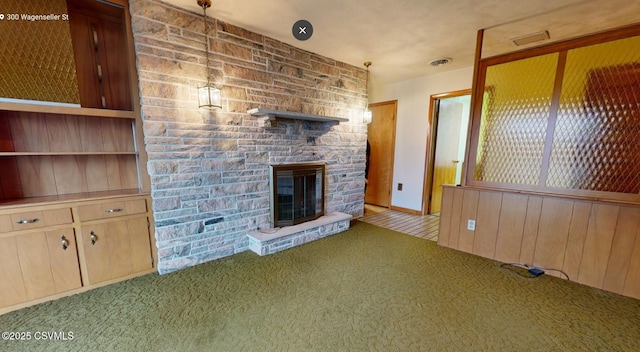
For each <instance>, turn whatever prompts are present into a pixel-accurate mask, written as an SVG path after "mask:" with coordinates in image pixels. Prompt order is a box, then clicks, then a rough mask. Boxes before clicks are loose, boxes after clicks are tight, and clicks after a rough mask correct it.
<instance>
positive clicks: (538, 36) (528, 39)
mask: <svg viewBox="0 0 640 352" xmlns="http://www.w3.org/2000/svg"><path fill="white" fill-rule="evenodd" d="M549 38H551V37H550V36H549V31H542V32H536V33H531V34H527V35H523V36H522V37H517V38H511V39H510V40H511V42H512V43H513V44H514V45H515V46H521V45H527V44H531V43H535V42H541V41H543V40H547V39H549Z"/></svg>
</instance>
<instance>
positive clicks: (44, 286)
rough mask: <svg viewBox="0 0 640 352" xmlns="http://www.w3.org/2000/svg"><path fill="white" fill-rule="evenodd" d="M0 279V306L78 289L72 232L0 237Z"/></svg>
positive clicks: (79, 284)
mask: <svg viewBox="0 0 640 352" xmlns="http://www.w3.org/2000/svg"><path fill="white" fill-rule="evenodd" d="M62 236H64V239H63V238H62ZM63 242H64V243H63ZM0 276H1V277H2V280H0V307H6V306H10V305H14V304H17V303H21V302H25V301H29V300H33V299H37V298H41V297H46V296H49V295H53V294H56V293H60V292H65V291H69V290H72V289H75V288H79V287H80V286H81V285H82V283H81V280H80V267H79V265H78V253H77V250H76V243H75V235H74V232H73V229H70V228H69V229H64V230H58V231H47V232H36V233H30V234H23V235H15V236H8V237H2V238H0Z"/></svg>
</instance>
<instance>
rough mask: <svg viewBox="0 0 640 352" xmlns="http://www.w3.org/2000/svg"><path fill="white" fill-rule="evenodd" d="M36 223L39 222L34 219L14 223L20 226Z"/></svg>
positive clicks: (37, 219)
mask: <svg viewBox="0 0 640 352" xmlns="http://www.w3.org/2000/svg"><path fill="white" fill-rule="evenodd" d="M38 221H40V219H39V218H35V219H31V220H27V219H22V220H18V221H16V223H17V224H20V225H24V224H33V223H36V222H38Z"/></svg>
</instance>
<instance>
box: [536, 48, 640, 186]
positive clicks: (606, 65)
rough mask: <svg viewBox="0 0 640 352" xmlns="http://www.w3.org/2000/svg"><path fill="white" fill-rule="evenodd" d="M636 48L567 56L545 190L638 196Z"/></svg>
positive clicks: (639, 73) (639, 59) (639, 63)
mask: <svg viewBox="0 0 640 352" xmlns="http://www.w3.org/2000/svg"><path fill="white" fill-rule="evenodd" d="M638 48H640V37H633V38H628V39H622V40H617V41H613V42H608V43H604V44H599V45H593V46H589V47H584V48H579V49H573V50H569V52H568V54H567V64H566V69H565V73H564V79H563V83H562V93H561V94H560V104H559V108H558V117H557V122H556V129H555V134H554V137H553V149H552V153H551V161H550V165H549V176H548V179H547V186H549V187H559V188H570V189H581V190H594V191H607V192H622V193H638V192H639V191H640V148H639V146H640V143H639V141H640V50H638ZM630 49H633V50H630Z"/></svg>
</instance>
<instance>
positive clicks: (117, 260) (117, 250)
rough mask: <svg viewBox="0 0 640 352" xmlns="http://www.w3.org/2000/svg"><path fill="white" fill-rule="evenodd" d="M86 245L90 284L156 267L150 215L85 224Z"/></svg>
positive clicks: (84, 239)
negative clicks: (149, 225) (151, 239)
mask: <svg viewBox="0 0 640 352" xmlns="http://www.w3.org/2000/svg"><path fill="white" fill-rule="evenodd" d="M82 245H83V248H84V253H85V262H86V264H87V275H88V277H89V283H90V284H95V283H98V282H102V281H107V280H110V279H115V278H119V277H124V276H127V275H131V274H134V273H137V272H140V271H144V270H148V269H151V268H152V266H153V265H152V262H151V245H150V241H149V229H148V227H147V218H146V217H139V218H134V219H129V220H116V221H109V222H106V223H101V224H94V225H87V226H83V227H82Z"/></svg>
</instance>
